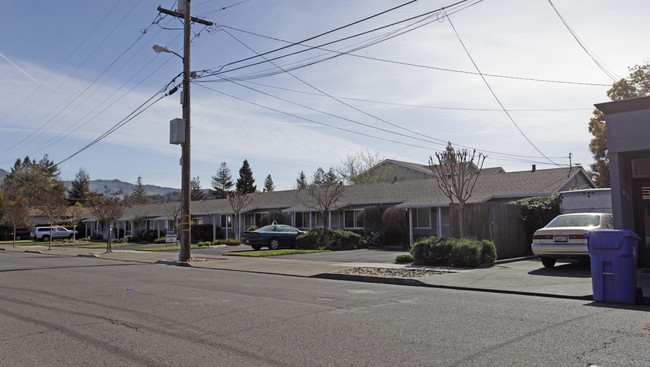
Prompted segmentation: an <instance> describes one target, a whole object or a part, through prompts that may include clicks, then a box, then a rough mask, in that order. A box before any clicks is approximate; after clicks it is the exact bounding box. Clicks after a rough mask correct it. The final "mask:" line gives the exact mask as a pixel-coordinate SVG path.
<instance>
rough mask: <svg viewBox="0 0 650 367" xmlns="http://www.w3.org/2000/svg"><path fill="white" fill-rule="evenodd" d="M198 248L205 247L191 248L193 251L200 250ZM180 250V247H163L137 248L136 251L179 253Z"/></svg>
mask: <svg viewBox="0 0 650 367" xmlns="http://www.w3.org/2000/svg"><path fill="white" fill-rule="evenodd" d="M200 248H205V247H199V246H192V249H193V250H196V249H200ZM180 249H181V247H180V246H165V247H145V248H137V249H136V251H151V252H163V251H180Z"/></svg>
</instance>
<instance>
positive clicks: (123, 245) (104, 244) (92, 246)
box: [79, 242, 134, 249]
mask: <svg viewBox="0 0 650 367" xmlns="http://www.w3.org/2000/svg"><path fill="white" fill-rule="evenodd" d="M128 246H131V247H133V246H134V245H133V244H131V243H120V244H116V243H114V244H112V245H111V247H128ZM79 247H80V248H90V249H95V248H106V242H104V243H101V242H99V243H97V244H88V245H83V246H79Z"/></svg>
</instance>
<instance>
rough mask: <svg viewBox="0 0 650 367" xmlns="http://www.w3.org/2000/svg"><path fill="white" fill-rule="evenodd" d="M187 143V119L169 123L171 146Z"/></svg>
mask: <svg viewBox="0 0 650 367" xmlns="http://www.w3.org/2000/svg"><path fill="white" fill-rule="evenodd" d="M183 143H185V119H173V120H171V121H169V144H183Z"/></svg>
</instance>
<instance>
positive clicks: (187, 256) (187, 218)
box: [158, 0, 213, 262]
mask: <svg viewBox="0 0 650 367" xmlns="http://www.w3.org/2000/svg"><path fill="white" fill-rule="evenodd" d="M181 2H184V4H185V8H184V9H183V8H182V7H181V6H180V5H181ZM179 10H180V11H179V12H175V11H171V10H167V9H163V8H161V7H158V11H159V12H161V13H165V14H169V15H173V16H175V17H178V18H183V19H184V23H185V24H184V33H183V94H182V101H181V102H182V104H183V119H184V120H185V141H184V142H183V144H182V154H183V157H182V169H181V170H182V174H181V176H182V177H181V194H182V198H181V231H182V236H181V251H180V254H179V257H178V260H179V261H181V262H189V261H191V260H192V255H191V249H192V232H191V229H192V217H191V210H190V205H191V196H190V192H191V190H190V181H191V177H192V176H191V169H190V162H191V160H190V155H191V148H190V147H191V144H190V141H191V139H190V137H191V131H192V130H191V128H190V116H191V113H190V48H191V44H192V40H191V36H192V22H197V23H201V24H204V25H207V26H211V25H213V23H212V22H210V21H207V20H204V19H199V18H193V17H191V16H190V0H180V1H179Z"/></svg>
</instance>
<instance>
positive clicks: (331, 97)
mask: <svg viewBox="0 0 650 367" xmlns="http://www.w3.org/2000/svg"><path fill="white" fill-rule="evenodd" d="M225 32H226V33H227V34H228V35H230V36H231V37H233V38H234V39H235V40H236V41H238V42H239V43H241V44H242V45H243V46H244V47H246V48H248V49H249V50H250V51H252V52H254V53H255V52H256V51H255V50H253V49H252V48H250V47H249V46H248V45H246V44H245V43H244V42H242V41H241V40H239V39H238V38H236V37H234V36H233V35H232V34H230V32H228V31H225ZM262 57H263V58H264V59H266V57H264V56H262ZM269 62H270V63H271V64H273V65H274V66H276V67H277V68H279V69H281V70H283V71H285V70H284V69H283V68H282V67H280V66H278V65H276V64H275V63H274V62H273V61H269ZM287 73H288V74H289V75H290V76H291V77H293V78H294V79H296V80H298V81H300V82H301V83H303V84H305V85H307V86H309V87H310V88H312V89H314V90H316V91H318V92H319V93H321V94H322V95H324V96H327V97H328V98H330V99H333V100H335V101H336V102H338V103H340V104H342V105H344V106H346V107H348V108H351V109H353V110H355V111H357V112H360V113H362V114H364V115H366V116H368V117H371V118H373V119H375V120H378V121H381V122H383V123H385V124H387V125H390V126H392V127H396V128H398V129H400V130H404V131H406V132H408V133H411V134H414V135H417V136H422V137H425V138H427V139H428V140H423V139H421V138H415V137H412V136H409V135H406V134H401V133H397V132H394V131H391V130H387V129H382V128H379V127H376V126H372V125H368V124H363V123H360V122H357V121H354V120H350V119H345V120H346V121H350V122H353V123H356V124H361V125H363V126H366V127H369V128H373V129H377V130H381V131H384V132H388V133H392V134H396V135H400V136H404V137H407V138H411V139H416V140H423V141H428V142H433V143H434V144H439V145H443V146H445V145H446V144H447V142H448V141H447V140H444V139H439V138H435V137H432V136H429V135H426V134H423V133H420V132H417V131H414V130H411V129H408V128H405V127H403V126H401V125H398V124H395V123H393V122H390V121H387V120H385V119H382V118H380V117H377V116H375V115H373V114H370V113H368V112H366V111H364V110H361V109H360V108H357V107H355V106H353V105H351V104H349V103H346V102H344V101H342V100H340V99H337V98H336V97H334V96H332V95H330V94H328V93H327V92H325V91H323V90H321V89H319V88H317V87H316V86H314V85H313V84H310V83H308V82H307V81H305V80H303V79H302V78H299V77H298V76H296V75H294V74H293V73H291V72H287ZM231 82H234V81H232V80H231ZM236 84H238V85H241V84H239V83H236ZM242 86H243V85H242ZM244 87H245V86H244ZM246 88H249V87H246ZM253 90H255V89H253ZM255 91H257V90H255ZM257 92H259V93H264V92H261V91H257ZM264 94H266V95H269V96H272V97H274V98H279V97H277V96H273V95H270V94H267V93H264ZM283 100H284V99H283ZM285 101H286V100H285ZM291 103H292V102H291ZM301 106H302V105H301ZM302 107H305V106H302ZM305 108H309V107H305ZM309 109H311V108H309ZM319 112H322V111H319ZM322 113H325V112H322ZM326 114H328V115H331V114H329V113H326ZM332 116H333V115H332ZM513 122H514V121H513ZM456 145H457V146H459V147H462V148H466V149H476V148H473V147H468V146H464V145H460V144H456ZM485 152H488V153H494V154H503V153H498V152H490V151H485ZM540 153H541V152H540ZM503 155H509V154H503ZM542 155H543V154H542ZM544 157H545V158H547V157H546V156H544ZM528 158H535V157H528ZM547 159H548V158H547ZM552 163H554V162H552Z"/></svg>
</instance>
